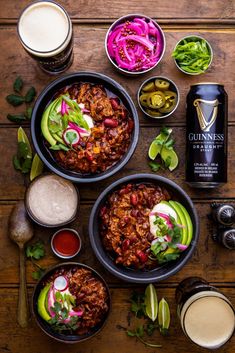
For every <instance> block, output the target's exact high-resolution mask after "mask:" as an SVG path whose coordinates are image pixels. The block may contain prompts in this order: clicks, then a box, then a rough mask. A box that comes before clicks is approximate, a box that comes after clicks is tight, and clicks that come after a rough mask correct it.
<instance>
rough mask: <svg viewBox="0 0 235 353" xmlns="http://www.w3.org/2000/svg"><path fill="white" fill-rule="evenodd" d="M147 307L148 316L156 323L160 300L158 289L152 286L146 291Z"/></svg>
mask: <svg viewBox="0 0 235 353" xmlns="http://www.w3.org/2000/svg"><path fill="white" fill-rule="evenodd" d="M145 306H146V308H145V310H146V314H147V316H148V317H149V318H150V319H151V320H152V321H153V322H154V321H155V320H156V318H157V313H158V300H157V293H156V289H155V287H154V286H153V285H152V284H149V285H148V287H147V288H146V290H145Z"/></svg>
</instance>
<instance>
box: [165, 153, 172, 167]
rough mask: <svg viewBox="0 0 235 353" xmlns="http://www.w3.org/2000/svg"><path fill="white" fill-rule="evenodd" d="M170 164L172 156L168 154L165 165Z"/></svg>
mask: <svg viewBox="0 0 235 353" xmlns="http://www.w3.org/2000/svg"><path fill="white" fill-rule="evenodd" d="M170 164H171V157H170V156H168V157H167V158H166V160H165V167H166V168H168V167H169V166H170Z"/></svg>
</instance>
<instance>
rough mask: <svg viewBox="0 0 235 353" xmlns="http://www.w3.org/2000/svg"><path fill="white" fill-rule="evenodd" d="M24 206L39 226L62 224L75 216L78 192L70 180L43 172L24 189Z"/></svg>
mask: <svg viewBox="0 0 235 353" xmlns="http://www.w3.org/2000/svg"><path fill="white" fill-rule="evenodd" d="M25 207H26V210H27V212H28V214H29V216H30V217H31V218H32V220H33V221H34V222H36V223H37V224H39V225H41V226H44V227H49V228H53V227H59V226H64V225H66V224H68V223H70V222H72V221H73V220H74V219H75V218H76V215H77V211H78V207H79V193H78V190H77V189H76V187H75V186H74V185H73V183H72V182H71V181H69V180H65V179H63V178H61V177H59V176H57V175H55V174H44V175H41V176H39V177H37V178H36V179H35V180H34V181H33V182H32V183H31V184H30V185H29V187H28V189H27V190H26V194H25Z"/></svg>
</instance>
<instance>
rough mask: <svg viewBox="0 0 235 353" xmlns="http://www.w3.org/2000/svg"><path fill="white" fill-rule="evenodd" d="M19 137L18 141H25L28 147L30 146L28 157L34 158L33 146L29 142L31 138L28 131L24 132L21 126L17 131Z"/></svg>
mask: <svg viewBox="0 0 235 353" xmlns="http://www.w3.org/2000/svg"><path fill="white" fill-rule="evenodd" d="M17 135H18V136H17V138H18V142H24V143H25V144H26V145H27V147H28V155H27V158H32V148H31V145H30V142H29V139H28V137H27V135H26V133H25V132H24V129H23V128H22V127H21V126H20V127H19V129H18V133H17Z"/></svg>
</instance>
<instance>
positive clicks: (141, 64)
mask: <svg viewBox="0 0 235 353" xmlns="http://www.w3.org/2000/svg"><path fill="white" fill-rule="evenodd" d="M163 49H164V38H163V35H162V33H161V31H160V30H159V29H158V28H157V27H156V25H155V24H154V22H153V21H152V20H149V19H146V18H141V17H140V18H139V17H136V18H134V19H132V20H127V21H126V22H124V23H121V24H119V25H118V26H115V27H114V29H113V30H111V31H110V32H109V34H108V38H107V50H108V53H109V55H110V57H111V59H113V60H114V61H115V63H116V64H117V65H118V66H119V67H120V68H121V69H125V70H128V71H144V70H147V69H150V68H151V67H153V66H154V65H155V64H156V63H157V62H158V61H159V59H160V57H161V55H162V52H163Z"/></svg>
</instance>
